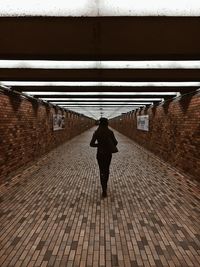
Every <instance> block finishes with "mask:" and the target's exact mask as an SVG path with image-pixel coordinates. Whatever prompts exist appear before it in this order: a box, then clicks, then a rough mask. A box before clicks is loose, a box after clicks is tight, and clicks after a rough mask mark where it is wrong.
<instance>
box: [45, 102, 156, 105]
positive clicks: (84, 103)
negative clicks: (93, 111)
mask: <svg viewBox="0 0 200 267" xmlns="http://www.w3.org/2000/svg"><path fill="white" fill-rule="evenodd" d="M49 102H51V103H54V104H58V103H55V102H52V101H49ZM64 103H66V105H75V104H81V105H86V104H98V105H105V104H107V105H108V104H119V105H123V104H128V103H130V104H132V103H133V104H139V105H140V104H141V105H142V104H150V103H152V101H143V102H137V101H128V102H124V101H121V102H116V101H112V102H109V101H108V102H99V101H94V102H90V101H85V102H79V101H76V102H63V103H61V104H59V105H64Z"/></svg>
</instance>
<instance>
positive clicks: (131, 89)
mask: <svg viewBox="0 0 200 267" xmlns="http://www.w3.org/2000/svg"><path fill="white" fill-rule="evenodd" d="M12 88H13V90H16V91H19V92H22V91H23V92H41V91H42V92H56V91H58V92H66V93H67V92H87V93H88V92H177V91H178V92H183V93H184V92H187V91H191V92H193V91H195V90H197V89H199V87H198V86H188V87H180V88H179V87H177V86H159V87H158V86H140V87H137V86H130V87H129V86H123V87H122V86H116V87H114V86H104V87H102V86H79V87H76V86H59V87H56V86H12ZM56 97H57V96H56Z"/></svg>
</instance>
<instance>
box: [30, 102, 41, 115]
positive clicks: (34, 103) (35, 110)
mask: <svg viewBox="0 0 200 267" xmlns="http://www.w3.org/2000/svg"><path fill="white" fill-rule="evenodd" d="M31 105H32V108H33V112H34V115H35V116H37V115H38V107H39V103H38V101H37V100H34V99H33V101H31Z"/></svg>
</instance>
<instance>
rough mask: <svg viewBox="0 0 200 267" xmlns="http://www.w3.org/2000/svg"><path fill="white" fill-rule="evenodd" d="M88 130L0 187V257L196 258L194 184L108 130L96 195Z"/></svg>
mask: <svg viewBox="0 0 200 267" xmlns="http://www.w3.org/2000/svg"><path fill="white" fill-rule="evenodd" d="M93 131H94V129H92V130H89V131H87V132H85V133H83V134H81V135H80V136H77V137H75V138H74V139H72V140H70V141H68V142H67V143H65V144H63V145H62V146H60V147H58V148H56V149H55V150H53V151H51V152H50V153H48V154H47V155H45V156H43V157H41V160H40V161H38V162H37V169H34V168H32V169H30V168H28V169H25V170H24V171H22V172H21V173H20V179H19V180H18V182H17V185H18V186H16V184H15V183H13V184H12V183H11V184H9V185H5V184H4V185H2V186H1V187H0V193H1V195H0V198H1V202H0V208H1V216H0V225H1V228H0V265H1V266H3V267H11V266H30V267H31V266H34V267H35V266H38V267H39V266H53V267H55V266H59V267H60V266H67V267H68V266H73V267H75V266H77V267H80V266H86V267H90V266H92V267H94V266H98V267H99V266H102V267H103V266H106V267H107V266H111V267H115V266H126V267H127V266H131V267H132V266H141V267H146V266H147V267H154V266H155V267H157V266H158V267H162V266H168V267H178V266H180V267H183V266H195V267H197V266H200V235H199V233H200V223H199V212H200V207H199V201H200V199H199V193H200V190H199V188H200V187H199V184H198V183H197V182H194V181H191V180H188V177H184V176H183V175H182V174H179V173H178V172H177V171H176V170H175V169H172V168H170V167H169V166H168V165H166V164H164V163H163V162H161V161H160V160H159V159H157V158H156V157H153V156H152V155H151V153H150V152H148V151H146V150H145V149H144V148H142V147H140V146H138V145H137V144H135V143H134V142H133V141H131V140H130V139H128V138H127V137H125V136H123V135H121V134H119V133H117V132H116V133H115V134H116V137H117V139H118V141H119V153H117V154H116V155H113V159H112V163H111V170H110V180H109V185H108V197H107V198H105V199H102V198H101V187H100V182H99V171H98V166H97V162H96V158H95V153H96V152H95V149H93V148H90V147H89V141H90V138H91V136H92V133H93ZM33 170H34V171H33ZM14 178H15V177H13V180H15V179H14Z"/></svg>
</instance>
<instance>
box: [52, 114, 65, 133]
mask: <svg viewBox="0 0 200 267" xmlns="http://www.w3.org/2000/svg"><path fill="white" fill-rule="evenodd" d="M64 128H65V116H64V115H61V114H54V115H53V130H54V131H57V130H62V129H64Z"/></svg>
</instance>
